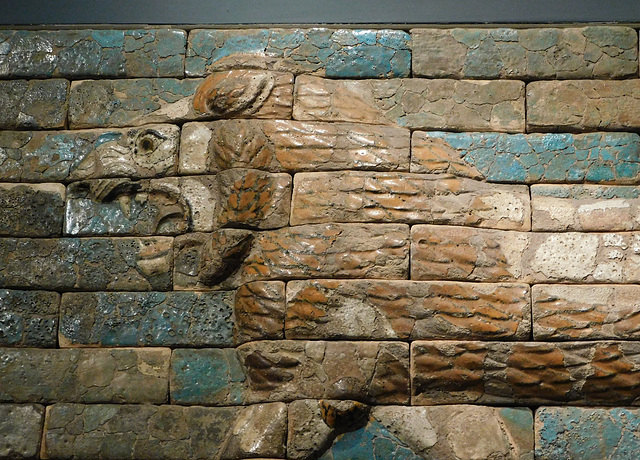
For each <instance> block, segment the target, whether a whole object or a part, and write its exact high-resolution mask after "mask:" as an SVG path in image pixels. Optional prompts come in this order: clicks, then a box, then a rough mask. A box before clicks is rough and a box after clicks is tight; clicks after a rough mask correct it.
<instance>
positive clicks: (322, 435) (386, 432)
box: [287, 400, 534, 460]
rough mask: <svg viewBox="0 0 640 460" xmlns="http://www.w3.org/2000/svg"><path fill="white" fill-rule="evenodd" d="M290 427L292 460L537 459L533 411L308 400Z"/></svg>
mask: <svg viewBox="0 0 640 460" xmlns="http://www.w3.org/2000/svg"><path fill="white" fill-rule="evenodd" d="M328 424H330V425H328ZM289 425H290V431H289V440H288V442H287V458H292V459H298V460H302V459H307V458H318V457H319V456H320V455H322V456H321V457H320V458H323V459H335V460H338V459H340V460H345V459H355V458H363V459H364V458H366V459H371V460H386V459H392V458H395V459H399V458H402V459H406V460H419V459H424V458H439V459H440V458H441V459H454V458H456V459H461V458H464V459H481V458H482V459H489V458H501V459H512V460H527V459H532V458H533V448H534V445H533V414H532V413H531V410H530V409H528V408H500V407H482V406H470V405H453V406H434V407H406V406H383V407H372V408H369V407H367V406H366V405H364V404H361V403H358V402H356V401H327V400H322V401H315V400H302V401H294V402H292V403H291V404H290V405H289ZM470 439H473V442H469V440H470Z"/></svg>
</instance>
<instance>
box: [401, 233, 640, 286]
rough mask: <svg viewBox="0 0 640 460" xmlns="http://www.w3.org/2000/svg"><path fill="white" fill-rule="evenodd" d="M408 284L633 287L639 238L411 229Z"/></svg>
mask: <svg viewBox="0 0 640 460" xmlns="http://www.w3.org/2000/svg"><path fill="white" fill-rule="evenodd" d="M411 235H412V245H411V279H415V280H433V279H444V280H465V281H490V282H496V281H521V282H526V283H545V282H569V283H582V282H586V283H602V282H604V283H636V282H639V281H640V233H638V232H627V233H574V232H570V233H524V232H522V233H521V232H510V231H502V230H486V229H473V228H465V227H447V226H436V225H416V226H413V227H412V230H411Z"/></svg>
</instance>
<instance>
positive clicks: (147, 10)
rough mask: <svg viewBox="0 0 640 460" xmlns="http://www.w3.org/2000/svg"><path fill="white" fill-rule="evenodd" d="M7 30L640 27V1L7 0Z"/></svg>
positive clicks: (3, 20)
mask: <svg viewBox="0 0 640 460" xmlns="http://www.w3.org/2000/svg"><path fill="white" fill-rule="evenodd" d="M0 7H2V9H1V10H0V11H2V13H1V14H0V25H38V24H49V25H55V24H65V25H70V24H77V25H81V24H175V25H199V24H202V25H216V24H219V25H231V24H394V25H398V26H402V24H448V23H458V24H478V23H493V24H500V23H504V24H508V23H536V24H544V23H563V22H578V23H581V22H619V23H640V0H582V1H577V0H510V1H509V0H316V1H309V0H128V1H126V0H114V1H109V0H102V1H100V0H14V1H7V0H0Z"/></svg>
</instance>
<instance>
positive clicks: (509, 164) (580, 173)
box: [411, 131, 640, 184]
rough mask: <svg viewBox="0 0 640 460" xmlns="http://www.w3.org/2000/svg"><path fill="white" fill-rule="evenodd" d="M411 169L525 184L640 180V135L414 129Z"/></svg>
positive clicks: (617, 182)
mask: <svg viewBox="0 0 640 460" xmlns="http://www.w3.org/2000/svg"><path fill="white" fill-rule="evenodd" d="M411 171H412V172H445V171H446V172H452V173H455V174H458V175H461V176H465V177H472V178H476V179H485V180H487V181H490V182H515V183H524V184H531V183H535V182H542V183H554V182H555V183H560V182H594V183H610V184H634V183H638V182H640V136H638V134H635V133H587V134H558V133H548V134H502V133H445V132H439V131H436V132H415V133H414V134H413V138H412V152H411Z"/></svg>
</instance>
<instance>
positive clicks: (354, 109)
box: [293, 75, 525, 132]
mask: <svg viewBox="0 0 640 460" xmlns="http://www.w3.org/2000/svg"><path fill="white" fill-rule="evenodd" d="M294 100H295V102H294V107H293V118H294V119H296V120H315V121H349V122H357V123H372V124H383V125H396V124H397V125H400V126H405V127H407V128H411V129H447V130H452V131H505V132H520V131H524V121H525V120H524V119H525V107H524V83H522V82H519V81H473V80H447V79H440V80H427V79H418V78H411V79H400V78H398V79H393V80H360V81H349V80H328V79H322V78H318V77H312V76H307V75H302V76H300V77H298V78H296V86H295V95H294Z"/></svg>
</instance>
